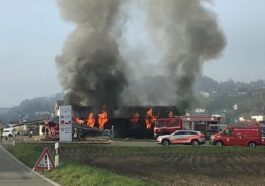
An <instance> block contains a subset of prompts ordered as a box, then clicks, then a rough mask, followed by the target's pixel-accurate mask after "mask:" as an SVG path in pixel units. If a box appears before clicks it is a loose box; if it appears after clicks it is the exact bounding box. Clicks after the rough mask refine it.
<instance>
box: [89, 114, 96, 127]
mask: <svg viewBox="0 0 265 186" xmlns="http://www.w3.org/2000/svg"><path fill="white" fill-rule="evenodd" d="M95 121H96V120H95V117H94V113H93V112H90V113H89V115H88V119H87V125H88V126H90V127H94V125H95Z"/></svg>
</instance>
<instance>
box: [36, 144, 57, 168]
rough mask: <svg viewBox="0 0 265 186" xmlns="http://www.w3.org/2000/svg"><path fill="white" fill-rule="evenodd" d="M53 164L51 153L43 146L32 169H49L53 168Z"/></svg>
mask: <svg viewBox="0 0 265 186" xmlns="http://www.w3.org/2000/svg"><path fill="white" fill-rule="evenodd" d="M54 168H55V165H54V162H53V160H52V156H51V153H50V151H49V149H48V147H45V149H44V150H43V152H42V153H41V155H40V157H39V159H38V161H37V162H36V164H35V165H34V167H33V170H51V169H54Z"/></svg>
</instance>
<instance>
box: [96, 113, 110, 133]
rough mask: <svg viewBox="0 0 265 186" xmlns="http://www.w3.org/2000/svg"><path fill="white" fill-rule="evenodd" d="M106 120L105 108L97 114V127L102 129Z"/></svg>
mask: <svg viewBox="0 0 265 186" xmlns="http://www.w3.org/2000/svg"><path fill="white" fill-rule="evenodd" d="M107 121H108V113H107V111H106V110H103V111H102V112H101V113H99V114H98V124H99V128H101V129H104V126H105V124H106V122H107Z"/></svg>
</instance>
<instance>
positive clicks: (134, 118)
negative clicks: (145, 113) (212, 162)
mask: <svg viewBox="0 0 265 186" xmlns="http://www.w3.org/2000/svg"><path fill="white" fill-rule="evenodd" d="M139 118H140V115H139V113H138V112H135V113H134V114H133V115H132V118H131V123H133V124H134V125H136V124H137V122H138V121H139Z"/></svg>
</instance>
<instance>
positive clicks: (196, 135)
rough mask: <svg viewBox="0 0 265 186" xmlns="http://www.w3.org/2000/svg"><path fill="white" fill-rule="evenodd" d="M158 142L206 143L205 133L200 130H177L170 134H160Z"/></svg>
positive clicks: (166, 143) (163, 143) (168, 143)
mask: <svg viewBox="0 0 265 186" xmlns="http://www.w3.org/2000/svg"><path fill="white" fill-rule="evenodd" d="M157 142H158V143H159V144H162V145H170V144H191V145H200V144H203V143H205V135H204V134H203V133H201V132H200V131H194V130H177V131H175V132H173V133H171V134H170V135H164V136H159V137H158V138H157Z"/></svg>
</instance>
